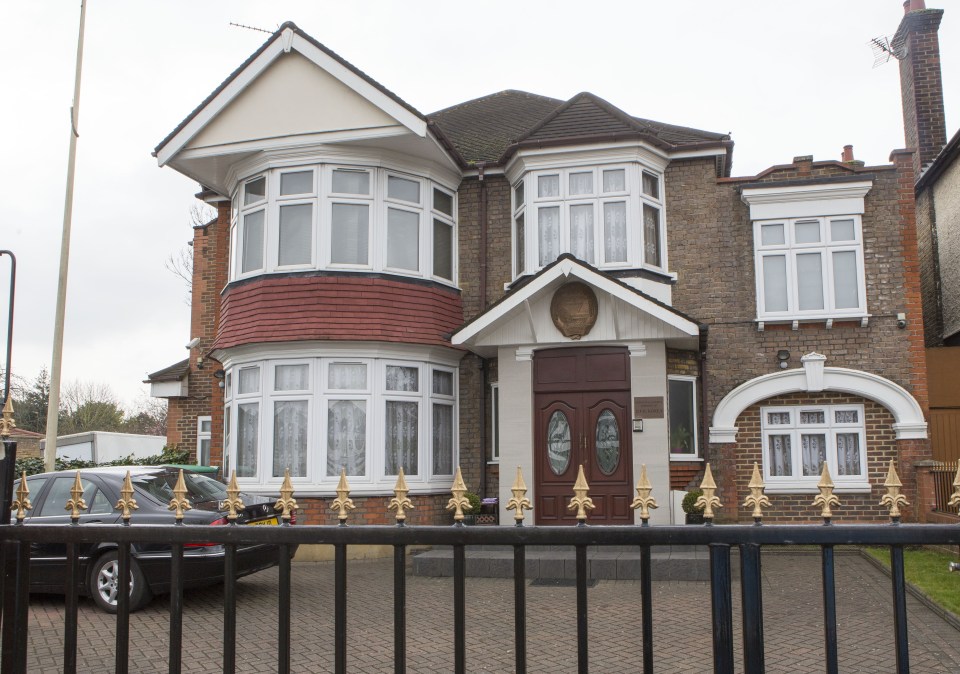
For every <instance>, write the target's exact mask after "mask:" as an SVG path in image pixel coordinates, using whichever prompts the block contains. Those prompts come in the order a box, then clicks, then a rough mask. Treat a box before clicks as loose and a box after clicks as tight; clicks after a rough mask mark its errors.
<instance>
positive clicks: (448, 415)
mask: <svg viewBox="0 0 960 674" xmlns="http://www.w3.org/2000/svg"><path fill="white" fill-rule="evenodd" d="M433 474H434V475H453V406H452V405H437V404H434V406H433Z"/></svg>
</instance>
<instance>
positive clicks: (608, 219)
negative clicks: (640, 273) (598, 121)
mask: <svg viewBox="0 0 960 674" xmlns="http://www.w3.org/2000/svg"><path fill="white" fill-rule="evenodd" d="M513 223H514V226H513V241H514V275H515V276H520V275H522V274H524V273H530V272H534V271H536V270H537V269H539V268H541V267H544V266H546V265H548V264H550V263H551V262H553V261H554V260H556V259H557V258H558V257H559V256H560V255H562V254H563V253H570V254H572V255H574V256H575V257H577V258H579V259H580V260H583V261H584V262H587V263H589V264H591V265H595V266H597V267H601V268H638V267H651V268H655V269H658V270H662V269H663V268H664V267H665V257H666V255H665V251H664V249H663V248H664V236H663V201H662V189H661V176H660V174H659V173H656V172H654V171H651V170H647V169H643V168H641V167H639V166H637V165H635V164H624V165H616V164H614V165H610V166H594V167H591V166H586V167H576V168H565V169H558V170H542V171H531V172H528V173H526V174H525V175H524V177H523V178H521V179H520V181H519V182H517V183H515V184H514V187H513Z"/></svg>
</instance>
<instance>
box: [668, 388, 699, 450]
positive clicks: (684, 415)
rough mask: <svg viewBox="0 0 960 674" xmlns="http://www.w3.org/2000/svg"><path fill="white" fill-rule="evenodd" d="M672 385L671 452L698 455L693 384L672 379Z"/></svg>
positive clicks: (670, 403)
mask: <svg viewBox="0 0 960 674" xmlns="http://www.w3.org/2000/svg"><path fill="white" fill-rule="evenodd" d="M669 383H670V400H669V405H670V452H671V453H672V454H696V452H697V447H696V443H695V440H694V433H695V429H694V425H693V382H692V381H685V380H679V379H671V380H669Z"/></svg>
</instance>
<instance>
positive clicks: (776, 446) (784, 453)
mask: <svg viewBox="0 0 960 674" xmlns="http://www.w3.org/2000/svg"><path fill="white" fill-rule="evenodd" d="M767 455H768V456H769V458H770V476H771V477H788V476H790V475H793V463H792V460H791V458H790V436H789V435H770V436H767Z"/></svg>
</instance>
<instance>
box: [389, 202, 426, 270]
mask: <svg viewBox="0 0 960 674" xmlns="http://www.w3.org/2000/svg"><path fill="white" fill-rule="evenodd" d="M387 266H388V267H393V268H395V269H409V270H411V271H417V270H418V269H420V215H419V214H418V213H411V212H410V211H401V210H398V209H396V208H388V209H387Z"/></svg>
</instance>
